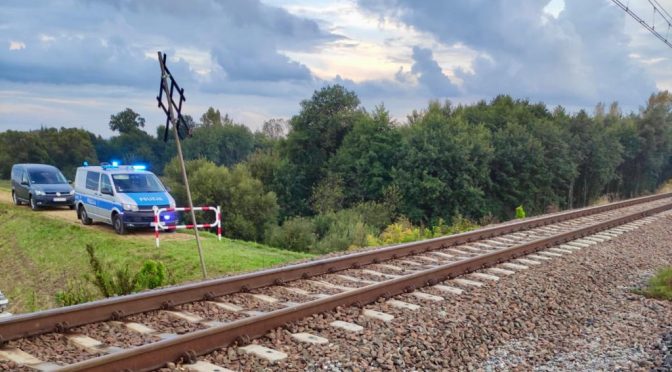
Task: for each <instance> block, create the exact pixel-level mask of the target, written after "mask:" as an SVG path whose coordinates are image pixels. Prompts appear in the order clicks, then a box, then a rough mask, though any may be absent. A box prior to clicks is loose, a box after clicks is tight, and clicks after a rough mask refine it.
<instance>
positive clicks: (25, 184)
mask: <svg viewBox="0 0 672 372" xmlns="http://www.w3.org/2000/svg"><path fill="white" fill-rule="evenodd" d="M12 200H14V204H15V205H21V204H23V203H26V204H28V205H30V208H31V209H32V210H36V209H39V208H40V207H46V206H66V205H67V206H68V207H70V209H75V190H74V189H73V188H72V186H70V183H69V181H68V180H67V179H66V178H65V177H63V173H61V171H60V170H58V168H56V167H54V166H51V165H46V164H14V166H12Z"/></svg>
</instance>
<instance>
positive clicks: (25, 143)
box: [0, 128, 98, 178]
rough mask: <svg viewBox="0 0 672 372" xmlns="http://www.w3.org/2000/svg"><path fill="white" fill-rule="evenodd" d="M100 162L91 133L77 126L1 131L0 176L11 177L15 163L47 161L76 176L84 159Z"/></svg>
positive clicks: (65, 173)
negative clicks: (76, 170) (25, 130)
mask: <svg viewBox="0 0 672 372" xmlns="http://www.w3.org/2000/svg"><path fill="white" fill-rule="evenodd" d="M85 160H86V161H89V162H92V163H95V162H97V160H98V159H97V156H96V150H95V148H94V146H93V143H92V142H91V139H90V136H89V133H88V132H86V131H85V130H82V129H76V128H61V129H56V128H42V129H40V130H35V131H29V132H17V131H11V130H10V131H6V132H2V133H0V178H9V176H10V171H11V167H12V164H16V163H46V164H53V165H55V166H57V167H58V168H60V169H61V171H62V172H63V174H64V175H65V176H66V177H67V178H74V175H75V169H76V168H77V167H78V166H80V165H81V164H82V162H83V161H85Z"/></svg>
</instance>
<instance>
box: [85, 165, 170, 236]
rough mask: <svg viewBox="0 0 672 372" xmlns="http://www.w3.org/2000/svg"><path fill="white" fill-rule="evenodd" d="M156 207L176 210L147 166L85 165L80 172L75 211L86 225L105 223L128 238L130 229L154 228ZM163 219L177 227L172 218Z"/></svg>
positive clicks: (168, 195)
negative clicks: (126, 234) (154, 209)
mask: <svg viewBox="0 0 672 372" xmlns="http://www.w3.org/2000/svg"><path fill="white" fill-rule="evenodd" d="M154 206H157V207H159V208H174V207H175V200H174V199H173V197H172V196H170V194H169V193H168V191H167V190H166V187H165V186H163V184H162V183H161V181H159V179H158V177H156V176H155V175H154V173H152V172H149V171H147V170H146V168H145V166H144V165H119V164H118V163H116V162H112V164H108V163H102V164H101V165H100V166H88V164H87V163H84V166H83V167H79V168H77V175H76V176H75V207H76V209H77V218H79V219H80V220H81V221H82V223H83V224H84V225H90V224H92V223H93V222H94V221H96V222H103V223H107V224H111V225H112V226H113V227H114V230H115V231H116V232H117V233H118V234H125V233H126V231H127V229H128V228H136V227H150V226H154V212H153V208H154ZM162 218H164V221H163V222H164V223H166V224H171V223H175V221H174V216H173V215H170V214H167V215H162Z"/></svg>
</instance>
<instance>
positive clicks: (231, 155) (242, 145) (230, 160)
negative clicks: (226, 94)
mask: <svg viewBox="0 0 672 372" xmlns="http://www.w3.org/2000/svg"><path fill="white" fill-rule="evenodd" d="M254 147H255V137H254V135H253V134H252V131H250V129H249V128H248V127H246V126H245V125H242V124H236V123H234V122H233V121H232V120H231V119H230V118H229V117H228V115H225V116H224V117H222V116H221V114H220V113H219V110H214V109H213V108H212V107H210V108H209V109H208V111H207V112H206V113H205V114H203V116H202V117H201V124H200V125H197V126H196V127H195V128H194V129H193V130H192V138H189V139H187V140H185V141H183V148H184V156H185V159H207V160H209V161H211V162H213V163H215V164H217V165H224V166H227V167H231V166H233V165H235V164H238V163H240V162H241V161H243V160H245V158H247V157H248V156H249V155H250V154H251V153H252V151H253V150H254Z"/></svg>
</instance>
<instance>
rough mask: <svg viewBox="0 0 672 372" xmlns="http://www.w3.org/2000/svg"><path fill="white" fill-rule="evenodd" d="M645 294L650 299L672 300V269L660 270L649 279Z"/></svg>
mask: <svg viewBox="0 0 672 372" xmlns="http://www.w3.org/2000/svg"><path fill="white" fill-rule="evenodd" d="M643 294H644V295H646V296H648V297H653V298H660V299H663V300H672V267H668V268H664V269H660V270H658V272H657V273H656V275H654V276H653V277H652V278H651V279H649V283H648V285H647V286H646V288H644V290H643Z"/></svg>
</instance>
